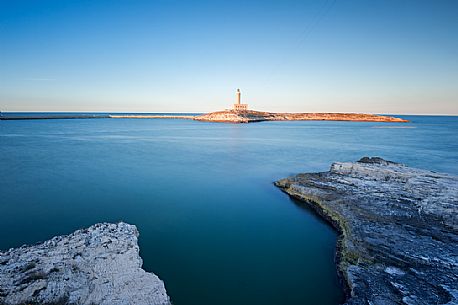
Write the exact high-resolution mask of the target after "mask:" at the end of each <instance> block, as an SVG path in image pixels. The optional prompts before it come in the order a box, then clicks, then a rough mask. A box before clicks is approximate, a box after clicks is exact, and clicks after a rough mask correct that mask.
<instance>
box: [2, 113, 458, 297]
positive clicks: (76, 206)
mask: <svg viewBox="0 0 458 305" xmlns="http://www.w3.org/2000/svg"><path fill="white" fill-rule="evenodd" d="M2 115H3V116H16V117H18V116H21V115H22V116H24V113H19V114H17V113H16V114H15V113H3V114H2ZM29 115H30V114H29ZM33 115H35V116H37V115H38V116H47V115H49V114H39V113H38V114H37V113H34V114H33ZM71 115H72V116H74V115H75V114H74V113H72V114H71ZM81 115H83V116H84V117H87V115H88V114H81ZM90 115H92V116H96V117H97V119H87V118H81V119H80V118H77V119H58V118H57V119H49V120H48V119H44V120H1V121H0V169H1V175H0V251H1V250H7V249H8V248H10V247H18V246H21V245H23V244H34V243H37V242H40V241H45V240H47V239H49V238H51V237H53V236H55V235H61V234H69V233H71V232H73V231H74V230H77V229H79V228H83V227H88V226H90V225H92V224H95V223H98V222H118V221H124V222H128V223H131V224H135V225H136V226H137V227H138V229H139V232H140V236H139V245H140V255H141V257H142V259H143V263H144V265H143V267H144V269H146V270H147V271H149V272H154V273H155V274H157V275H158V276H159V277H160V278H161V279H162V280H163V281H164V282H165V286H166V289H167V292H168V294H169V295H170V297H171V300H172V302H173V304H174V305H215V304H218V305H234V304H237V305H244V304H249V305H253V304H262V305H282V304H288V305H304V304H330V305H331V304H334V305H335V304H340V303H342V302H343V301H344V294H343V291H342V287H341V284H340V282H339V278H338V275H337V269H336V265H335V262H334V257H335V251H336V239H337V232H336V231H335V230H334V229H333V228H332V227H331V226H330V225H329V224H328V223H326V222H325V221H323V220H322V219H321V218H320V217H319V216H318V215H316V214H315V213H314V212H313V211H311V210H310V209H309V208H308V207H307V206H306V205H304V204H303V203H301V202H298V201H296V200H292V199H291V198H290V197H288V195H286V194H285V193H283V192H281V191H280V190H279V189H278V188H276V187H275V186H274V185H273V182H274V181H276V180H278V179H281V178H284V177H287V176H290V175H294V174H296V173H300V172H323V171H327V170H328V169H329V167H330V165H331V164H332V163H333V162H335V161H356V160H359V159H360V158H361V157H364V156H379V157H383V158H385V159H387V160H392V161H396V162H401V163H403V164H406V165H408V166H413V167H419V168H424V169H428V170H432V171H437V172H445V173H449V174H454V175H457V174H458V117H456V116H455V117H452V116H408V115H400V116H399V117H402V118H405V119H408V120H410V122H409V123H370V122H332V121H289V122H260V123H252V124H224V123H206V122H198V121H192V120H181V119H110V118H106V116H107V114H90Z"/></svg>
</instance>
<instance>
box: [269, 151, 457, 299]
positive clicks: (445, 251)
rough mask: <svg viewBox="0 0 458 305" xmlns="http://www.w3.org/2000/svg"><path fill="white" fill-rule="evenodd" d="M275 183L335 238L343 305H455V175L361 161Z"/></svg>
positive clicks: (380, 160) (378, 159)
mask: <svg viewBox="0 0 458 305" xmlns="http://www.w3.org/2000/svg"><path fill="white" fill-rule="evenodd" d="M276 185H277V186H278V187H280V188H282V189H283V190H284V191H285V192H287V193H288V194H290V195H291V196H293V197H296V198H299V199H301V200H303V201H306V202H307V203H308V204H309V205H310V206H311V207H313V208H314V209H315V210H316V211H317V212H318V213H319V214H321V215H322V216H324V217H325V218H327V219H328V220H329V221H331V222H332V223H333V224H334V225H335V226H336V228H338V230H339V231H340V232H341V237H340V239H339V244H338V253H337V254H338V255H337V258H338V260H337V261H338V262H337V263H338V268H339V272H340V274H341V275H342V277H343V279H344V280H345V282H346V284H347V290H348V292H349V293H348V300H347V304H374V305H375V304H458V234H457V233H458V177H456V176H452V175H447V174H438V173H435V172H430V171H426V170H420V169H415V168H409V167H407V166H404V165H401V164H398V163H394V162H389V161H385V160H383V159H381V158H367V157H365V158H363V159H361V160H360V161H358V162H355V163H334V164H332V166H331V169H330V171H329V172H324V173H309V174H299V175H297V176H294V177H289V178H286V179H283V180H280V181H277V182H276Z"/></svg>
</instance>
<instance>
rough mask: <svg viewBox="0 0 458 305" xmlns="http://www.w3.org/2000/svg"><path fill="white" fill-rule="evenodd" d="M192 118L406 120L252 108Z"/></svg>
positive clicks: (241, 120) (229, 120)
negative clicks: (264, 110) (282, 111)
mask: <svg viewBox="0 0 458 305" xmlns="http://www.w3.org/2000/svg"><path fill="white" fill-rule="evenodd" d="M194 120H197V121H206V122H223V123H251V122H262V121H358V122H399V123H402V122H408V121H407V120H404V119H400V118H395V117H389V116H381V115H374V114H363V113H274V112H262V111H254V110H225V111H217V112H211V113H207V114H203V115H199V116H196V117H194Z"/></svg>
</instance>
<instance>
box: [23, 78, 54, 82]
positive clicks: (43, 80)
mask: <svg viewBox="0 0 458 305" xmlns="http://www.w3.org/2000/svg"><path fill="white" fill-rule="evenodd" d="M22 80H26V81H33V82H47V81H53V80H56V79H55V78H39V77H32V78H23V79H22Z"/></svg>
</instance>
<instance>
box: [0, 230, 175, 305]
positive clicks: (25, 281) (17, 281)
mask: <svg viewBox="0 0 458 305" xmlns="http://www.w3.org/2000/svg"><path fill="white" fill-rule="evenodd" d="M137 237H138V231H137V228H136V227H135V226H133V225H129V224H126V223H122V222H120V223H117V224H111V223H100V224H96V225H93V226H91V227H89V228H88V229H83V230H78V231H76V232H74V233H72V234H70V235H66V236H57V237H54V238H52V239H51V240H48V241H46V242H44V243H41V244H37V245H33V246H22V247H20V248H15V249H10V250H8V251H6V252H0V304H2V305H19V304H21V305H22V304H53V305H58V304H59V305H64V304H80V305H92V304H99V305H102V304H103V305H125V304H139V305H140V304H141V305H170V304H171V303H170V299H169V297H168V296H167V293H166V290H165V287H164V283H163V282H162V281H161V280H160V279H159V278H158V277H157V276H156V275H155V274H153V273H148V272H145V271H144V270H143V269H142V268H141V266H142V259H141V258H140V256H139V247H138V244H137Z"/></svg>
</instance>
